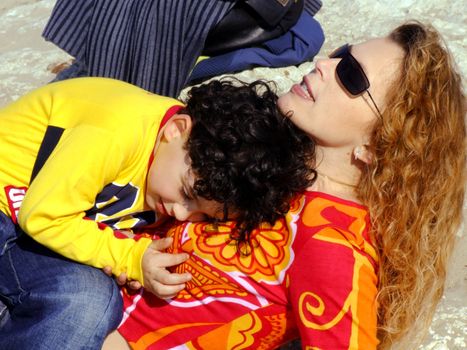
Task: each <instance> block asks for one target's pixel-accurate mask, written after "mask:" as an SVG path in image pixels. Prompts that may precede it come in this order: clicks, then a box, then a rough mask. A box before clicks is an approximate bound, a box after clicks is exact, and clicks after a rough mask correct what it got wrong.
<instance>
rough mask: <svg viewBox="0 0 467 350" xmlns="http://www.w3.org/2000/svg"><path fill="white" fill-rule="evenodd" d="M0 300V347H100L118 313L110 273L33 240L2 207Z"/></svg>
mask: <svg viewBox="0 0 467 350" xmlns="http://www.w3.org/2000/svg"><path fill="white" fill-rule="evenodd" d="M0 300H1V302H2V303H0V349H2V350H9V349H12V350H13V349H15V350H16V349H35V350H39V349H47V350H50V349H57V350H58V349H60V350H62V349H70V350H77V349H100V348H101V347H102V343H103V341H104V338H105V337H106V335H107V334H109V333H110V332H111V331H112V330H114V329H116V328H117V326H118V324H119V322H120V320H121V316H122V300H121V296H120V293H119V289H118V286H117V284H116V283H115V281H114V280H113V279H112V278H110V277H108V276H106V275H105V274H104V273H103V272H102V271H100V270H99V269H96V268H93V267H90V266H86V265H81V264H79V263H76V262H73V261H71V260H68V259H65V258H63V257H62V256H60V255H58V254H56V253H54V252H52V251H50V250H49V249H47V248H45V247H43V246H42V245H40V244H38V243H36V242H35V241H34V240H33V239H32V238H30V237H29V236H28V235H26V234H25V233H23V232H22V231H21V230H20V229H19V228H18V227H17V226H15V225H13V223H12V221H11V219H10V218H9V217H7V216H6V215H4V214H3V213H2V212H0ZM5 306H6V309H5ZM2 310H3V313H1V312H2Z"/></svg>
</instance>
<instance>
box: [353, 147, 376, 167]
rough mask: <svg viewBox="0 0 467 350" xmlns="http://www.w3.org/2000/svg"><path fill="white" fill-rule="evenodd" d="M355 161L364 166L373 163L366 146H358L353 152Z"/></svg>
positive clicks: (371, 154)
mask: <svg viewBox="0 0 467 350" xmlns="http://www.w3.org/2000/svg"><path fill="white" fill-rule="evenodd" d="M353 156H354V158H355V160H359V161H361V162H363V163H365V164H371V163H372V162H373V153H372V152H371V151H370V150H369V149H368V147H366V146H358V147H355V148H354V150H353Z"/></svg>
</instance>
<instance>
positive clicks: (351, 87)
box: [336, 55, 370, 95]
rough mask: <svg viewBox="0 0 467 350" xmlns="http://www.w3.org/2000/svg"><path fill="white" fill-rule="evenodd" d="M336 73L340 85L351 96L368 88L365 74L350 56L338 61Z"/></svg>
mask: <svg viewBox="0 0 467 350" xmlns="http://www.w3.org/2000/svg"><path fill="white" fill-rule="evenodd" d="M336 73H337V76H338V77H339V80H340V81H341V83H342V85H343V86H344V87H345V88H346V89H347V91H348V92H349V93H350V94H352V95H360V94H361V93H362V92H364V91H365V90H367V89H368V88H369V87H370V84H369V82H368V79H367V78H366V76H365V73H364V72H363V71H362V69H361V68H360V65H359V64H358V62H357V61H355V59H353V57H352V56H350V55H348V56H346V57H344V58H342V60H340V62H339V63H338V64H337V67H336Z"/></svg>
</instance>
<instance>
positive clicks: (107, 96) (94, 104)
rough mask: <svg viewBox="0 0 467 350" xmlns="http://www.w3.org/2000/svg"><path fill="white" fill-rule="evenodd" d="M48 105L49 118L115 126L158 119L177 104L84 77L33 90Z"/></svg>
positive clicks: (115, 82) (134, 88) (133, 88)
mask: <svg viewBox="0 0 467 350" xmlns="http://www.w3.org/2000/svg"><path fill="white" fill-rule="evenodd" d="M37 93H38V94H39V99H41V100H43V101H44V103H47V104H50V119H51V122H52V124H53V119H54V118H60V119H62V118H64V117H65V118H67V119H68V118H71V119H72V120H74V121H78V120H82V121H83V122H86V123H87V122H91V123H92V124H94V123H97V124H99V123H100V122H104V121H106V120H112V121H113V122H114V123H116V124H120V123H126V122H128V123H132V122H137V120H138V119H140V118H146V117H150V119H153V118H154V117H156V119H159V118H162V116H163V115H164V114H165V113H166V112H167V110H168V109H170V107H172V106H174V105H181V102H180V101H178V100H176V99H173V98H170V97H165V96H160V95H155V94H153V93H151V92H148V91H146V90H144V89H141V88H139V87H137V86H135V85H132V84H129V83H126V82H123V81H120V80H115V79H109V78H97V77H86V78H76V79H69V80H66V81H60V82H56V83H52V84H49V85H48V86H45V87H43V88H41V89H39V90H38V91H37Z"/></svg>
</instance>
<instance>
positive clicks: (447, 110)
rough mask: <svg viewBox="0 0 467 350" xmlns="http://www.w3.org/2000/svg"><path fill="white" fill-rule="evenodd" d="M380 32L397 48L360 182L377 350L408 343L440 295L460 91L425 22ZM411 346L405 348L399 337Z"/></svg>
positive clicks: (455, 200) (460, 184) (452, 205)
mask: <svg viewBox="0 0 467 350" xmlns="http://www.w3.org/2000/svg"><path fill="white" fill-rule="evenodd" d="M389 38H390V39H391V40H393V41H394V42H396V43H397V44H398V45H400V46H401V47H402V49H403V50H404V53H405V55H404V57H403V59H402V62H401V69H400V72H399V75H398V76H397V77H395V79H394V84H393V86H392V87H390V88H389V89H388V91H389V93H388V95H387V96H386V103H387V105H386V108H385V110H384V111H383V118H382V119H381V120H380V121H379V123H377V125H376V127H375V129H374V131H373V135H372V139H371V141H370V143H371V145H372V146H373V147H374V154H375V157H374V158H375V159H374V162H373V164H371V166H369V168H368V169H367V170H368V171H366V172H365V173H364V174H363V176H362V179H361V182H360V186H359V188H360V193H359V195H360V198H362V200H363V201H364V203H365V204H366V205H367V206H368V208H369V210H370V216H371V217H372V223H373V231H374V235H375V238H376V241H377V246H378V248H379V256H380V269H379V290H380V292H379V295H378V310H379V315H378V323H379V330H380V331H379V338H380V341H381V343H380V346H379V348H380V349H386V348H393V346H394V345H395V343H396V342H398V341H399V340H401V339H403V340H404V341H403V342H401V343H400V345H399V347H402V348H404V349H409V348H410V349H415V348H416V344H418V343H420V341H421V339H422V338H423V336H424V334H425V333H426V330H427V329H428V326H429V324H430V321H431V318H432V316H433V313H434V311H435V307H436V305H437V303H438V301H439V299H440V298H441V296H442V293H443V288H444V282H445V279H446V267H447V263H448V258H449V256H450V254H451V251H452V247H453V244H454V241H455V234H456V231H457V229H458V228H459V225H460V222H461V220H462V204H463V199H464V191H465V179H466V147H465V146H466V128H465V112H466V109H465V96H464V94H463V89H462V82H461V78H460V76H459V74H458V73H457V71H456V67H455V65H454V62H453V59H452V57H451V55H450V53H449V51H448V50H447V49H446V46H445V44H444V43H443V42H442V40H441V38H440V35H439V34H438V32H437V31H436V30H435V29H434V28H432V27H431V26H427V25H423V24H421V23H419V22H409V23H406V24H404V25H402V26H399V27H398V28H396V29H395V30H393V31H392V32H391V34H390V35H389ZM408 342H411V343H412V344H411V345H408V344H407V343H408Z"/></svg>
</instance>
